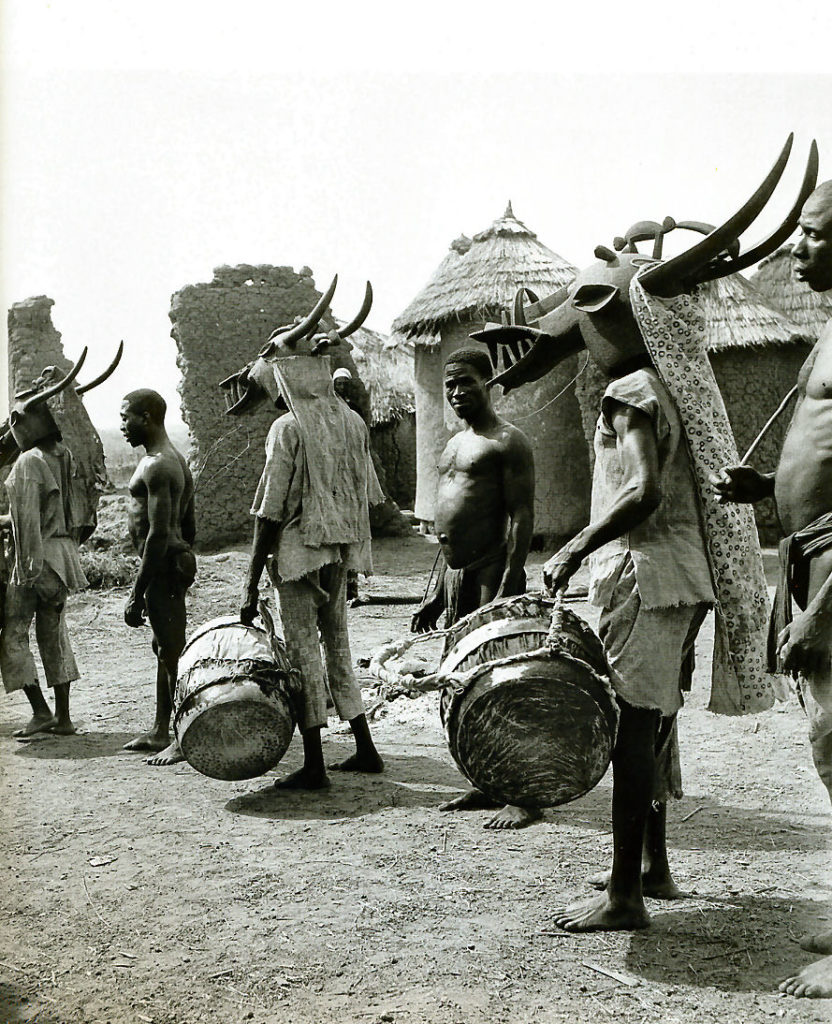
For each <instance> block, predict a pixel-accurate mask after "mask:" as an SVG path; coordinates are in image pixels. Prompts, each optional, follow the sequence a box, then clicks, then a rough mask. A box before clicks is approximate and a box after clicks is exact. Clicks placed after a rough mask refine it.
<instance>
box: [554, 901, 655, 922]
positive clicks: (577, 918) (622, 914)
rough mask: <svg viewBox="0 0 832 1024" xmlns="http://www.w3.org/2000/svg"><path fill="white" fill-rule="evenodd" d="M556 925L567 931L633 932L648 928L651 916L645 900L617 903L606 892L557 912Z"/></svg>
mask: <svg viewBox="0 0 832 1024" xmlns="http://www.w3.org/2000/svg"><path fill="white" fill-rule="evenodd" d="M555 924H557V926H558V927H559V928H563V930H564V931H567V932H595V931H633V930H635V929H636V928H647V927H648V925H649V924H650V915H649V914H648V913H647V911H646V909H645V907H644V904H643V903H627V904H624V903H619V904H617V905H614V904H613V903H612V902H611V901H610V898H609V895H608V894H607V893H606V892H605V893H604V894H603V895H601V896H596V897H594V898H593V899H591V900H582V901H581V902H580V903H573V904H572V905H571V906H569V907H564V908H563V909H562V910H558V911H557V912H556V913H555Z"/></svg>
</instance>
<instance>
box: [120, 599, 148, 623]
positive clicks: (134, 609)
mask: <svg viewBox="0 0 832 1024" xmlns="http://www.w3.org/2000/svg"><path fill="white" fill-rule="evenodd" d="M146 613H147V605H146V604H145V601H144V598H143V597H138V596H137V595H136V594H131V595H130V597H129V598H128V600H127V604H126V605H125V606H124V621H125V622H126V623H127V625H128V626H133V627H134V628H135V627H137V626H143V625H144V617H145V614H146Z"/></svg>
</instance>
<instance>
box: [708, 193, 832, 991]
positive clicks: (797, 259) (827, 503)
mask: <svg viewBox="0 0 832 1024" xmlns="http://www.w3.org/2000/svg"><path fill="white" fill-rule="evenodd" d="M800 228H801V231H802V236H801V238H800V240H799V241H798V243H797V245H796V246H795V247H794V249H793V250H792V258H793V260H794V268H795V275H796V276H797V277H798V279H799V280H801V281H805V282H806V283H807V284H808V285H809V287H810V288H812V289H813V290H814V291H816V292H823V291H828V290H830V289H832V181H827V182H824V183H823V184H822V185H819V186H818V187H817V188H816V189H815V191H814V192H813V193H812V194H811V195H810V196H809V198H808V199H807V200H806V202H805V204H804V206H803V210H802V213H801V216H800ZM797 386H798V399H797V406H796V407H795V410H794V415H793V417H792V421H791V424H790V425H789V429H788V431H787V433H786V437H785V440H784V441H783V450H782V452H781V453H780V461H779V463H778V466H777V470H776V472H774V473H759V472H758V471H757V470H756V469H753V468H752V467H751V466H731V467H726V468H725V469H723V470H722V473H721V475H720V478H719V479H714V486H715V488H716V490H717V492H718V494H719V495H720V498H721V499H722V500H723V501H739V502H754V501H759V500H760V499H761V498H765V497H768V496H770V495H773V496H774V500H775V502H776V503H777V515H778V517H779V519H780V524H781V526H782V527H783V530H784V532H785V533H786V535H787V536H786V538H785V540H783V541H781V544H780V569H781V573H780V582H779V586H778V592H777V597H776V599H775V610H774V616H773V619H772V641H773V643H772V644H771V645H770V646H771V648H773V649H772V650H771V651H770V653H771V655H772V661H776V660H777V655H779V660H780V664H781V666H782V668H783V670H784V671H786V672H790V673H792V674H793V675H795V676H796V677H797V683H798V691H799V694H800V699H801V703H802V704H803V707H804V709H805V712H806V717H807V719H808V722H809V739H810V741H811V744H812V757H813V760H814V762H815V767H816V768H817V771H818V775H819V776H820V778H821V780H822V782H823V784H824V785H825V786H826V789H827V791H828V793H829V796H830V799H832V666H831V665H830V655H831V654H832V320H830V321H829V323H827V324H826V326H825V327H824V329H823V330H822V331H821V334H820V337H819V338H818V341H817V344H816V345H815V347H814V348H813V349H812V351H811V353H810V354H809V357H808V359H807V360H806V362H805V363H804V364H803V367H802V369H801V370H800V374H799V376H798V379H797ZM792 601H794V602H795V603H796V604H797V605H798V607H799V608H800V612H799V613H798V614H797V615H794V617H793V616H792ZM771 667H772V668H775V667H776V666H775V665H774V664H772V666H771ZM801 945H802V946H803V948H804V949H806V950H809V951H810V952H813V953H824V954H826V955H825V956H824V957H823V958H822V959H821V960H817V961H816V962H815V963H812V964H809V965H808V966H806V967H804V968H803V969H802V970H801V971H799V972H798V974H796V975H795V976H793V977H790V978H787V979H786V980H785V981H784V982H783V983H782V984H781V986H780V989H781V991H783V992H785V993H787V994H788V995H794V996H808V997H813V998H832V930H830V931H827V932H824V933H821V934H818V935H810V936H806V937H805V938H804V939H802V940H801Z"/></svg>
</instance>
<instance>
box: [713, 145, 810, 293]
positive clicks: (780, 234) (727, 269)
mask: <svg viewBox="0 0 832 1024" xmlns="http://www.w3.org/2000/svg"><path fill="white" fill-rule="evenodd" d="M817 181H818V144H817V142H815V140H814V139H812V145H811V146H810V148H809V159H808V160H807V161H806V171H805V173H804V175H803V182H802V183H801V185H800V192H799V193H798V195H797V199H796V200H795V201H794V204H793V206H792V208H791V210H789V212H788V213H787V214H786V216H785V218H784V220H783V223H782V224H781V225H780V226H779V227H778V228H777V229H776V230H774V231H772V233H771V234H770V235H769V236H768V238H765V239H763V241H762V242H758V244H757V245H755V246H752V248H750V249H748V250H747V251H746V252H744V253H743V254H742V256H740V257H739V259H733V260H731V261H730V262H729V261H725V265H724V266H722V267H717V268H716V269H715V270H714V271H711V272H710V273H708V280H709V281H712V280H714V279H715V278H717V277H727V276H728V274H735V273H736V272H737V271H738V270H747V269H748V267H753V266H754V264H755V263H759V261H760V260H762V259H765V257H766V256H769V255H771V253H773V252H774V250H775V249H777V248H779V247H780V246H781V245H782V244H783V242H785V241H786V239H787V238H788V237H789V235H790V234H791V233H792V232H793V231H794V229H795V228H796V227H797V222H798V221H799V220H800V211H801V210H802V209H803V204H804V203H805V202H806V200H807V199H808V198H809V196H810V195H811V194H812V193H813V192H814V191H815V185H816V184H817Z"/></svg>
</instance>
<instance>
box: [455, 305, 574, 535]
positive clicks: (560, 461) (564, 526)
mask: <svg viewBox="0 0 832 1024" xmlns="http://www.w3.org/2000/svg"><path fill="white" fill-rule="evenodd" d="M484 325H485V321H484V320H466V321H462V322H460V323H454V324H452V325H450V326H449V327H447V328H446V329H444V330H443V331H442V334H441V338H442V340H441V347H440V360H439V362H440V367H439V369H440V372H441V370H442V366H444V362H445V359H447V357H448V356H449V355H450V354H451V353H452V352H455V351H456V350H457V349H458V348H461V347H462V346H463V345H472V344H477V343H475V342H472V340H471V338H470V334H471V332H472V331H478V330H481V329H482V328H483V326H484ZM478 347H481V348H483V350H485V346H484V345H479V346H478ZM577 368H578V361H577V358H576V357H573V358H570V359H567V360H565V361H564V362H563V363H561V364H560V365H559V366H557V367H556V368H555V370H554V371H553V372H552V373H549V374H547V375H546V376H545V377H544V378H543V379H542V380H540V381H536V382H535V383H534V384H527V385H524V386H523V387H522V388H518V389H517V391H515V392H512V393H511V394H509V395H502V394H500V393H497V394H495V403H494V404H495V408H496V409H497V412H498V413H499V414H500V415H501V416H503V417H504V418H505V419H507V420H508V421H509V422H510V423H514V424H515V426H517V427H519V428H520V429H521V430H522V431H523V432H524V433H525V434H526V436H527V437H528V438H529V441H530V442H531V445H532V450H533V452H534V460H535V503H534V532H535V535H536V536H539V537H542V538H543V539H544V541H545V542H546V543H547V545H555V544H557V543H558V542H559V541H561V540H563V539H565V538H568V537H571V536H573V535H574V534H575V533H577V532H578V530H580V529H581V528H582V527H584V526H585V525H586V523H587V522H588V520H589V501H590V489H591V478H590V470H589V459H588V456H587V449H586V442H585V440H584V436H583V430H582V427H581V416H580V409H579V407H578V402H577V399H576V397H575V388H574V385H573V384H571V381H572V378H573V377H574V376H575V374H576V373H577ZM561 392H563V393H562V394H560V393H561ZM440 394H441V395H442V400H443V407H444V424H445V428H446V432H447V437H450V435H451V433H453V432H455V431H456V430H458V429H459V426H460V425H459V421H458V420H457V418H456V417H455V416H454V413H453V410H452V409H451V408H450V406H449V405H448V404H447V403H446V402H445V401H444V394H443V393H442V392H441V391H440ZM559 394H560V397H556V396H558V395H559Z"/></svg>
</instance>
